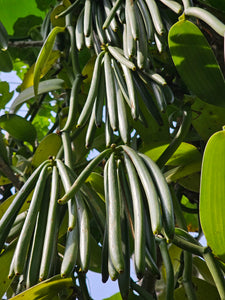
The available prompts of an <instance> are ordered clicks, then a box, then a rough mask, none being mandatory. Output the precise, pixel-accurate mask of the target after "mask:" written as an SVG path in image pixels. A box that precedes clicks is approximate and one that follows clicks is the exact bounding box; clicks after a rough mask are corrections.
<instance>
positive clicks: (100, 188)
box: [86, 172, 105, 199]
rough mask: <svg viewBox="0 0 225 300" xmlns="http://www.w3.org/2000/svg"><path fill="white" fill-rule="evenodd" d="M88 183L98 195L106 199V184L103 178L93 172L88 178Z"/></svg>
mask: <svg viewBox="0 0 225 300" xmlns="http://www.w3.org/2000/svg"><path fill="white" fill-rule="evenodd" d="M86 182H89V183H90V184H91V186H92V187H93V189H94V190H95V191H96V192H97V193H98V195H99V196H100V197H101V198H102V199H104V198H105V196H104V195H105V193H104V183H103V176H102V175H100V174H98V173H96V172H92V173H91V174H90V176H89V177H88V178H87V180H86Z"/></svg>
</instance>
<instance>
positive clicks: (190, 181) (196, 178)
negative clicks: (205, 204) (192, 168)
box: [178, 172, 200, 193]
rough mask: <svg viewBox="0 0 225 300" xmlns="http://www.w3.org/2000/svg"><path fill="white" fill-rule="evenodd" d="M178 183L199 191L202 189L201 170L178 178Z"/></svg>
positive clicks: (188, 188)
mask: <svg viewBox="0 0 225 300" xmlns="http://www.w3.org/2000/svg"><path fill="white" fill-rule="evenodd" d="M178 183H179V184H180V185H181V186H183V187H184V188H185V189H187V190H190V191H192V192H196V193H199V190H200V172H198V173H193V174H189V175H186V176H185V177H182V178H180V179H178Z"/></svg>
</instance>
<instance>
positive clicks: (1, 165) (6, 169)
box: [0, 156, 22, 190]
mask: <svg viewBox="0 0 225 300" xmlns="http://www.w3.org/2000/svg"><path fill="white" fill-rule="evenodd" d="M0 171H1V172H2V173H3V174H4V175H5V176H6V177H7V178H8V179H9V180H11V181H12V183H13V185H14V186H15V188H16V189H17V190H19V189H20V188H21V185H22V183H21V182H20V181H19V179H18V178H17V176H16V175H15V174H14V173H13V171H12V169H11V168H10V166H8V165H7V164H6V163H5V161H4V160H3V159H2V158H1V156H0Z"/></svg>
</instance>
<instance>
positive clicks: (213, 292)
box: [174, 277, 220, 300]
mask: <svg viewBox="0 0 225 300" xmlns="http://www.w3.org/2000/svg"><path fill="white" fill-rule="evenodd" d="M192 282H193V284H194V286H195V292H196V297H197V299H198V300H206V299H213V300H219V299H220V296H219V294H218V291H217V289H216V287H215V286H214V285H211V284H210V283H208V282H207V281H204V280H202V279H199V278H196V277H192ZM181 299H187V296H186V293H185V289H184V287H183V286H182V287H180V288H178V289H176V290H175V292H174V300H181Z"/></svg>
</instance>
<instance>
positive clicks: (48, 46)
mask: <svg viewBox="0 0 225 300" xmlns="http://www.w3.org/2000/svg"><path fill="white" fill-rule="evenodd" d="M64 30H65V27H58V26H57V27H54V28H53V29H52V30H51V32H50V33H49V35H48V37H47V39H46V40H45V43H44V45H43V46H42V48H41V51H40V53H39V55H38V58H37V61H36V64H35V67H34V94H35V95H37V94H38V85H39V81H40V77H41V74H42V73H43V68H44V67H45V65H46V64H47V62H48V60H49V59H50V56H51V52H52V49H53V46H54V43H55V38H56V35H57V34H58V33H60V32H63V31H64Z"/></svg>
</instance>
